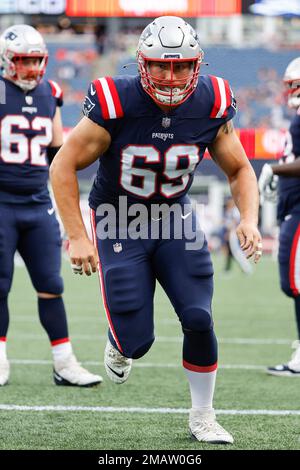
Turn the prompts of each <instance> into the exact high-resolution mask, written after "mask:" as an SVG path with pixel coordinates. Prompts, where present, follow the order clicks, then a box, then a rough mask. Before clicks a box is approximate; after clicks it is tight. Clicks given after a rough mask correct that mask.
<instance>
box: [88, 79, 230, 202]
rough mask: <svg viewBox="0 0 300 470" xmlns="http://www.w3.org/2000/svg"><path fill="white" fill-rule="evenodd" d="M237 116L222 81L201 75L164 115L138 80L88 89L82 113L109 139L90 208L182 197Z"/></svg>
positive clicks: (100, 81)
mask: <svg viewBox="0 0 300 470" xmlns="http://www.w3.org/2000/svg"><path fill="white" fill-rule="evenodd" d="M235 112H236V106H235V100H234V98H233V95H232V91H231V89H230V87H229V84H228V82H227V81H226V80H223V79H222V78H219V77H214V76H201V77H200V78H199V82H198V85H197V88H196V89H195V91H194V93H193V94H192V95H191V96H190V97H189V98H188V99H187V100H186V101H185V102H184V103H182V104H181V105H180V106H178V107H177V108H174V109H172V110H171V111H170V112H169V113H167V114H166V113H165V112H164V111H162V110H161V109H160V108H159V107H158V106H157V105H156V104H155V102H154V101H153V100H152V99H151V97H150V96H148V94H147V93H145V91H144V90H143V88H142V85H141V82H140V78H139V76H135V77H132V76H117V77H114V78H111V77H105V78H104V77H103V78H100V79H97V80H94V81H93V82H92V83H91V85H90V86H89V90H88V94H87V96H86V98H85V102H84V105H83V113H84V114H85V115H86V116H87V117H88V118H89V119H91V120H92V121H94V122H95V123H97V124H99V125H100V126H103V127H104V128H105V129H106V130H107V131H108V132H109V134H110V135H111V140H112V141H111V145H110V147H109V149H108V150H107V151H106V152H105V153H104V155H101V156H99V157H100V158H99V168H98V172H97V175H96V178H95V181H94V184H93V187H92V190H91V193H90V199H89V201H90V206H91V207H92V208H93V209H96V208H97V206H98V205H99V204H100V203H103V202H110V203H113V204H114V203H117V201H118V197H119V196H121V195H126V196H127V197H128V202H129V203H133V202H141V201H143V202H145V203H147V202H163V201H164V202H166V201H172V202H173V201H174V200H176V199H178V198H180V197H181V196H183V195H184V194H185V193H186V192H187V191H188V189H189V187H190V186H191V184H192V181H193V175H194V171H195V169H196V167H197V165H198V163H199V162H200V161H201V160H202V158H203V155H204V152H205V149H206V147H207V146H208V145H209V144H210V143H212V142H213V140H214V139H215V137H216V135H217V133H218V130H219V128H220V126H221V125H222V124H224V123H225V122H226V121H227V120H229V119H232V118H233V116H234V115H235Z"/></svg>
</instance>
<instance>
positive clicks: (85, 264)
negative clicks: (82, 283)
mask: <svg viewBox="0 0 300 470" xmlns="http://www.w3.org/2000/svg"><path fill="white" fill-rule="evenodd" d="M69 256H70V260H71V268H72V270H73V272H74V274H80V275H82V274H83V273H85V274H86V275H87V276H90V275H91V273H92V272H93V273H95V272H96V271H97V263H98V253H97V250H96V248H95V246H94V245H93V243H92V242H91V240H89V239H88V238H86V237H85V238H80V239H78V240H70V244H69Z"/></svg>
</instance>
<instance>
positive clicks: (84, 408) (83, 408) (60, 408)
mask: <svg viewBox="0 0 300 470" xmlns="http://www.w3.org/2000/svg"><path fill="white" fill-rule="evenodd" d="M0 410H2V411H42V412H43V411H58V412H62V411H92V412H93V413H95V412H96V413H99V412H100V413H152V414H187V413H188V412H189V410H188V409H186V408H142V407H114V406H63V405H41V406H30V405H6V404H0ZM216 414H218V415H243V416H244V415H252V416H253V415H269V416H300V411H299V410H216Z"/></svg>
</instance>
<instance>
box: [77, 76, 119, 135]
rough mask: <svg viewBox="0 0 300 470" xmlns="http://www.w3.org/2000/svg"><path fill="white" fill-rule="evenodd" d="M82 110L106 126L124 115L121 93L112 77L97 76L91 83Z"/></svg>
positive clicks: (96, 121)
mask: <svg viewBox="0 0 300 470" xmlns="http://www.w3.org/2000/svg"><path fill="white" fill-rule="evenodd" d="M82 112H83V114H84V115H85V116H87V117H88V118H89V119H91V120H92V121H94V122H95V123H96V124H99V125H100V126H102V127H105V128H108V127H109V124H110V123H111V122H112V120H115V119H118V118H122V117H123V116H124V112H123V108H122V104H121V101H120V97H119V93H118V90H117V88H116V85H115V82H114V80H113V78H112V77H101V78H97V79H96V80H94V81H93V82H92V83H91V84H90V86H89V88H88V93H87V95H86V97H85V100H84V103H83V106H82Z"/></svg>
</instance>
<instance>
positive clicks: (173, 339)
mask: <svg viewBox="0 0 300 470" xmlns="http://www.w3.org/2000/svg"><path fill="white" fill-rule="evenodd" d="M13 336H14V338H18V339H26V340H44V339H45V335H44V334H34V333H15V334H14V335H13ZM71 339H75V340H86V341H88V340H106V339H107V335H97V334H96V335H95V334H84V335H82V334H72V335H71ZM155 341H156V342H157V343H182V337H181V336H156V338H155ZM292 342H293V340H291V339H272V338H218V343H220V344H249V345H257V344H261V345H264V344H283V345H285V344H289V345H290V344H292Z"/></svg>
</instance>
